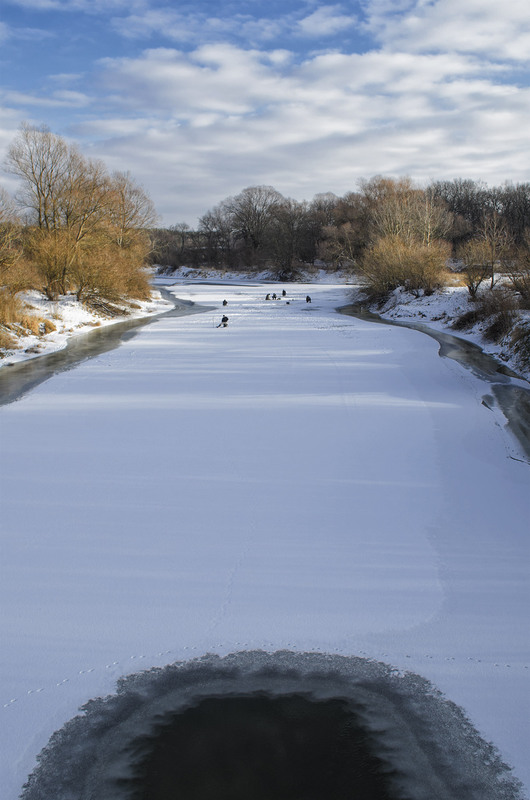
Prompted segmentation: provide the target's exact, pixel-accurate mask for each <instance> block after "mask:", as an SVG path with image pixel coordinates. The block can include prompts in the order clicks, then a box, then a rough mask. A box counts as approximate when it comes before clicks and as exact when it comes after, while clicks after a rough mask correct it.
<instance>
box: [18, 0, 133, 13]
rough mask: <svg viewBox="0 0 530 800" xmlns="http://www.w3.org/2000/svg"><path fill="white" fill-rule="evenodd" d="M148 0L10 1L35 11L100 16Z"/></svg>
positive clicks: (128, 9)
mask: <svg viewBox="0 0 530 800" xmlns="http://www.w3.org/2000/svg"><path fill="white" fill-rule="evenodd" d="M146 2H148V0H10V3H11V5H14V6H19V7H20V8H30V9H34V10H36V11H70V12H75V11H83V12H85V13H88V14H100V13H102V12H103V13H105V12H109V11H114V10H118V9H123V10H125V11H130V10H131V9H134V8H143V7H144V6H145V3H146Z"/></svg>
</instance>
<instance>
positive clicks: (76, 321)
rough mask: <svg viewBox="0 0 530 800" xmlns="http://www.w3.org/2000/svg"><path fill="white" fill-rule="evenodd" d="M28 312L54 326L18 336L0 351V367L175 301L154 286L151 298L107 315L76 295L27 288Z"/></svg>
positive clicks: (51, 350) (23, 298) (162, 308)
mask: <svg viewBox="0 0 530 800" xmlns="http://www.w3.org/2000/svg"><path fill="white" fill-rule="evenodd" d="M19 297H20V299H21V301H22V302H23V303H24V304H25V306H26V309H27V313H28V315H32V316H35V317H38V318H39V319H43V320H48V321H49V322H51V323H52V324H53V327H54V328H55V330H53V331H51V332H50V333H44V332H42V333H39V334H36V333H31V332H30V331H27V332H26V333H25V334H24V335H21V336H17V337H16V344H17V346H16V347H13V348H10V349H8V350H6V351H4V352H0V367H3V366H9V365H11V364H19V363H20V362H22V361H28V360H29V359H32V358H36V357H37V356H42V355H48V354H49V353H54V352H56V351H57V350H61V349H63V348H64V347H66V345H67V343H68V341H69V340H70V339H71V338H72V337H74V336H79V335H80V334H83V333H87V332H89V331H91V330H93V329H94V328H100V327H106V326H108V325H113V324H116V323H117V322H123V321H124V320H132V319H141V318H142V317H149V316H155V315H156V314H160V313H163V312H164V311H168V310H169V309H170V308H172V305H173V304H172V303H171V301H169V300H166V299H164V298H163V297H162V295H161V293H160V292H159V291H158V290H156V289H154V290H153V292H152V296H151V298H150V299H149V300H135V301H134V302H131V303H129V304H127V305H123V311H124V313H123V314H122V315H119V316H115V317H106V316H103V315H102V314H98V313H96V312H95V311H90V310H89V309H88V308H87V307H86V306H85V305H83V303H80V302H79V301H78V300H76V299H75V296H74V295H64V296H62V297H59V298H58V299H57V300H54V301H51V300H47V299H46V297H45V296H44V294H43V293H42V292H37V291H30V292H24V293H23V294H21V295H20V296H19Z"/></svg>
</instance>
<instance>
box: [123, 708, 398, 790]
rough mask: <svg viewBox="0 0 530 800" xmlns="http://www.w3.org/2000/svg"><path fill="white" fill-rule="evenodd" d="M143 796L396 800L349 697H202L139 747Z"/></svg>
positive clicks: (134, 782) (136, 782)
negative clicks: (348, 700)
mask: <svg viewBox="0 0 530 800" xmlns="http://www.w3.org/2000/svg"><path fill="white" fill-rule="evenodd" d="M133 749H134V761H135V763H136V764H137V766H136V767H135V769H134V778H133V779H131V780H130V781H124V784H123V785H124V788H125V787H127V786H128V787H129V789H130V790H131V795H130V796H131V798H134V800H170V799H171V800H173V798H181V800H351V799H352V798H356V797H359V798H367V799H368V798H369V800H392V798H393V797H395V795H394V794H391V793H390V788H389V786H388V782H387V779H386V776H385V773H384V765H383V763H382V762H381V761H380V760H379V759H378V758H377V757H376V756H375V755H374V754H373V749H374V748H373V745H372V747H371V746H370V737H369V735H368V732H367V731H366V729H365V728H364V727H363V726H362V724H361V722H360V720H359V718H358V717H357V716H356V714H355V712H354V711H353V709H352V708H351V707H350V706H349V705H348V704H347V703H346V702H345V701H343V700H338V699H337V700H327V701H320V702H316V701H312V700H310V699H309V698H307V697H304V696H303V695H296V694H292V695H285V696H283V697H271V696H267V695H266V694H263V693H257V694H253V695H249V696H246V697H245V696H244V697H237V696H236V697H217V698H209V699H206V700H203V701H202V702H201V703H199V704H198V705H197V706H195V707H193V708H188V709H187V710H186V711H184V712H183V713H181V714H173V715H168V717H167V719H165V720H164V721H163V722H160V724H158V725H157V726H156V728H155V731H154V734H153V735H151V736H149V737H145V738H144V739H143V740H141V741H139V742H136V743H135V747H134V748H133Z"/></svg>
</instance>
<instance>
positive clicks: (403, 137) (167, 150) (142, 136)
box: [0, 0, 530, 225]
mask: <svg viewBox="0 0 530 800" xmlns="http://www.w3.org/2000/svg"><path fill="white" fill-rule="evenodd" d="M54 1H56V0H54ZM510 3H511V5H510V7H509V9H508V11H506V10H504V17H505V23H506V26H507V27H506V28H505V29H504V32H503V29H502V25H501V17H502V13H503V10H502V8H501V9H499V10H498V11H496V10H495V8H494V5H493V3H492V2H490V0H480V6H479V4H478V2H476V0H460V2H459V3H458V4H457V3H456V0H424V2H420V0H402V2H401V3H400V2H399V0H398V2H396V1H395V0H392V3H390V0H369V3H368V6H367V9H368V11H369V20H368V22H369V25H370V26H371V27H372V29H373V30H374V31H377V34H378V36H379V37H380V41H381V42H382V45H381V46H380V47H378V48H376V47H373V48H372V49H371V50H369V51H368V52H364V53H346V52H338V51H332V52H323V53H317V54H312V55H307V56H306V57H305V60H303V61H302V62H301V63H300V59H299V57H298V56H297V55H296V54H295V53H294V52H290V51H287V50H285V49H284V48H282V49H263V45H262V46H261V47H262V49H260V48H259V47H258V46H253V47H250V46H249V45H248V43H247V45H246V46H245V47H243V46H236V45H235V44H233V43H232V44H229V43H228V41H227V37H228V34H227V30H228V28H229V27H230V26H235V24H236V23H238V24H245V25H247V26H248V30H249V31H250V30H252V31H253V35H254V36H255V37H256V40H257V39H259V38H260V37H261V39H262V40H263V38H264V37H265V36H266V35H267V32H268V34H270V35H271V36H273V35H276V34H277V31H278V30H280V29H281V30H283V31H285V30H287V29H290V30H291V32H293V31H294V30H295V29H296V22H297V21H296V19H294V18H293V17H292V16H288V15H287V16H284V17H281V18H278V19H276V20H272V21H264V20H253V19H251V18H249V17H237V18H236V17H233V18H231V19H218V18H212V19H209V20H207V23H206V22H205V24H204V31H203V33H204V35H202V34H201V30H200V27H201V26H200V23H201V20H203V21H204V20H205V18H204V16H201V15H200V14H197V13H196V14H193V15H191V16H190V15H186V16H183V15H181V14H179V12H178V11H177V10H175V9H171V8H169V9H168V8H167V7H166V8H163V9H158V10H156V9H147V8H144V9H141V10H139V11H138V12H137V13H136V12H134V8H133V13H132V14H131V15H128V16H127V17H126V18H124V20H122V22H123V25H124V27H123V30H122V33H124V34H125V33H127V35H128V36H130V37H132V36H136V35H140V34H141V35H144V34H145V33H146V31H147V32H152V33H153V36H155V35H158V34H159V32H160V30H161V29H162V28H163V29H164V30H165V31H166V33H167V34H168V36H169V38H171V37H173V39H174V41H177V40H178V37H179V36H182V37H184V38H185V45H184V44H183V45H182V49H176V48H173V47H153V48H151V49H148V50H145V51H143V52H142V53H141V54H139V55H130V56H129V57H123V58H114V57H112V58H106V59H104V60H102V61H100V62H98V64H97V65H96V66H95V67H94V69H93V71H92V72H91V71H90V69H89V70H87V72H86V74H85V75H83V76H82V77H83V79H84V80H85V84H84V85H82V84H76V83H75V81H76V79H77V76H76V74H72V75H62V76H61V75H56V76H52V79H51V80H49V81H48V89H47V90H42V91H41V92H40V93H39V94H38V95H37V94H36V93H35V92H33V91H32V92H27V93H26V92H17V93H15V92H9V93H8V92H5V93H4V95H3V99H4V103H5V105H6V107H7V108H8V109H9V107H11V108H12V109H13V108H15V107H16V108H18V109H20V110H19V111H17V112H16V113H15V112H9V111H8V116H7V117H6V118H5V119H6V120H7V124H6V127H4V128H3V129H0V145H1V146H3V147H4V148H5V141H7V133H6V131H8V132H9V131H11V130H12V121H13V119H15V118H16V119H18V120H19V121H20V120H21V119H32V118H34V117H35V116H36V117H37V120H36V121H37V122H41V121H44V122H46V123H48V124H49V125H50V127H52V128H53V129H54V130H57V132H58V133H63V134H65V133H67V134H68V135H72V136H74V137H75V138H76V139H77V140H78V141H79V142H80V144H81V146H84V148H85V149H87V150H89V151H90V154H91V155H94V156H97V157H101V158H102V159H103V160H104V161H105V162H106V163H107V165H108V166H109V168H110V169H121V170H131V171H132V172H133V174H134V175H135V177H137V179H138V180H139V181H140V182H141V183H143V185H144V186H145V187H146V188H147V189H148V190H149V191H150V193H151V194H152V196H153V199H154V200H155V203H156V205H157V207H158V210H159V211H160V212H161V213H163V214H164V220H165V222H167V223H168V224H171V223H173V222H175V221H179V220H185V221H187V222H189V223H190V224H192V225H193V224H195V222H196V218H197V217H198V216H200V215H202V214H203V213H204V212H205V211H207V210H208V209H209V208H211V207H212V206H213V205H214V204H215V203H216V202H219V201H220V200H222V199H223V198H225V197H227V196H228V195H230V194H235V193H237V192H239V191H240V190H241V189H242V188H243V187H245V186H248V185H252V184H270V185H273V186H275V188H277V189H278V190H279V191H281V192H282V193H283V194H285V195H288V196H292V197H296V198H297V199H303V198H310V197H312V196H313V195H314V194H316V193H317V192H325V191H334V192H335V193H337V194H343V193H344V192H346V191H349V190H352V189H355V188H356V184H357V180H358V179H359V178H360V177H370V176H371V175H374V174H378V173H385V174H389V175H406V174H408V175H410V176H411V177H412V178H414V179H416V180H420V181H428V180H430V179H432V178H451V177H463V178H466V177H469V178H474V179H483V180H485V181H487V182H489V183H493V184H495V183H501V182H503V181H504V180H508V179H509V180H513V181H515V182H517V181H523V180H530V166H529V165H528V161H527V160H525V156H526V152H527V149H528V145H527V140H528V108H530V90H529V89H528V88H524V86H521V85H518V84H517V82H516V81H515V80H514V79H513V74H512V72H511V69H510V63H511V62H507V61H499V60H494V61H492V60H491V59H490V58H489V55H490V53H489V52H487V51H488V48H486V47H485V45H484V41H485V39H484V38H483V39H481V38H480V36H479V32H480V31H483V32H484V33H483V36H484V37H485V36H486V32H489V34H488V35H490V36H491V37H493V38H492V39H491V40H490V46H489V51H493V50H494V51H495V53H494V56H495V59H499V58H500V55H499V54H500V53H505V54H506V52H508V50H507V48H508V45H510V46H511V47H512V50H513V51H514V52H516V51H517V52H519V50H518V48H520V46H521V41H522V39H517V37H516V36H514V39H513V41H512V42H511V44H510V43H509V42H508V40H507V38H506V30H508V29H509V30H512V29H513V28H514V26H516V23H517V20H519V22H520V25H519V29H520V30H519V33H520V34H521V36H522V35H523V34H524V30H525V24H526V22H525V20H523V4H522V3H520V2H519V0H510ZM479 7H480V9H481V10H483V16H480V15H479V13H478V10H479ZM311 8H312V13H311V14H309V15H307V14H306V16H305V17H304V24H305V26H306V28H305V30H306V33H307V34H308V35H309V34H310V33H311V31H313V30H314V31H316V30H317V28H318V29H319V31H320V33H319V35H323V34H324V32H325V30H326V24H328V28H327V30H328V31H329V33H330V34H331V33H332V32H333V31H334V30H342V28H340V27H339V21H340V25H344V24H345V22H344V20H343V19H342V18H343V17H346V19H347V20H348V22H350V23H351V21H352V19H353V18H352V17H349V16H346V15H344V14H343V13H342V10H341V9H342V6H339V5H328V6H321V7H320V8H318V7H315V6H314V5H313V6H311ZM450 11H451V12H453V11H454V14H455V21H453V17H452V16H451V14H450V13H449V12H450ZM526 16H528V14H527V15H526ZM473 20H474V22H473V24H471V23H472V21H473ZM495 20H497V21H498V22H499V26H498V30H497V29H496V25H495V24H494V23H495ZM464 22H466V25H467V29H466V27H465V25H464ZM144 23H145V25H146V26H147V27H146V28H145V29H144V30H143V32H142V30H141V26H142V25H143V24H144ZM266 23H267V24H266ZM116 24H117V23H116ZM275 26H276V27H275ZM289 26H290V27H289ZM444 26H445V27H444ZM459 26H460V27H461V28H462V30H461V31H460V32H459V31H458V30H457V28H458V27H459ZM474 26H475V27H474ZM216 28H217V31H218V35H214V31H215V30H216ZM453 28H454V30H453ZM297 30H298V31H299V32H300V31H301V28H298V29H297ZM466 30H467V34H466V36H467V38H466V36H464V33H465V31H466ZM481 35H482V34H481ZM194 37H195V38H194ZM429 37H430V38H429ZM444 37H448V41H447V42H446V43H445V45H443V43H442V40H443V38H444ZM459 37H460V38H459ZM228 38H230V37H228ZM464 39H465V41H464ZM516 39H517V41H516ZM195 40H196V41H197V42H198V44H196V45H195V49H193V50H192V51H191V52H184V50H185V48H188V47H190V43H192V42H193V41H195ZM302 40H303V37H301V36H299V37H298V40H297V41H298V42H300V41H302ZM449 40H450V41H449ZM155 41H156V43H158V42H159V41H160V39H159V38H158V39H155ZM166 41H167V38H166ZM451 42H455V43H456V44H455V46H454V47H452V46H450V44H451ZM437 43H438V44H439V46H438V45H437ZM466 43H467V44H466ZM464 44H465V45H466V46H464ZM510 80H511V81H512V82H511V83H510ZM79 86H88V87H90V94H88V92H87V93H84V92H83V91H71V90H72V89H74V88H78V87H79ZM54 109H57V110H58V116H57V117H54V116H53V114H54ZM59 112H60V113H59ZM9 113H11V116H9ZM43 116H44V119H43V118H42V117H43ZM54 118H56V119H60V120H61V125H62V128H61V129H57V125H54V124H53V122H52V120H53V119H54ZM0 124H3V123H1V122H0ZM15 127H16V126H15ZM4 151H5V149H4ZM0 160H1V154H0Z"/></svg>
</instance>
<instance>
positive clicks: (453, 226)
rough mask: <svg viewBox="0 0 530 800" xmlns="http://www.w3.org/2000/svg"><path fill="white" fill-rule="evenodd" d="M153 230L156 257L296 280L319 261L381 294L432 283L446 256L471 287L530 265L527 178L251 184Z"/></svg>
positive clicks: (432, 285)
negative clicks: (355, 187) (183, 220)
mask: <svg viewBox="0 0 530 800" xmlns="http://www.w3.org/2000/svg"><path fill="white" fill-rule="evenodd" d="M152 235H153V253H152V260H153V262H154V263H158V264H161V265H165V266H170V267H179V266H183V265H188V266H196V267H225V268H229V269H236V270H237V269H248V268H249V267H253V268H256V269H263V268H269V269H271V270H272V271H273V273H274V274H276V276H277V277H278V279H279V280H292V279H293V278H296V274H297V272H298V271H299V270H300V269H301V268H302V267H304V266H306V265H309V264H315V262H320V263H321V264H322V265H323V266H325V267H327V268H328V269H337V268H342V269H351V270H354V271H356V272H359V273H361V274H364V275H365V276H366V277H367V279H369V281H370V282H371V283H372V285H373V288H374V290H375V291H381V292H385V291H388V290H389V289H391V288H393V287H394V286H396V285H400V284H402V283H405V284H407V285H408V286H410V287H411V288H413V289H414V288H421V289H426V290H429V289H434V288H436V285H437V284H439V283H440V280H443V275H441V274H439V273H441V272H443V270H444V269H445V267H446V263H447V261H448V259H452V260H453V261H458V262H460V263H461V264H462V265H463V266H464V267H466V268H467V269H468V270H469V272H470V273H474V280H472V281H471V285H470V292H472V293H473V292H474V291H475V289H476V288H477V287H476V286H475V284H476V282H477V280H478V277H479V274H483V273H484V275H485V276H488V277H490V278H491V274H492V273H493V272H494V271H495V270H500V271H503V270H505V269H510V270H512V271H513V270H514V269H519V268H521V267H525V266H526V267H528V257H529V251H530V183H520V184H511V183H505V184H504V185H502V186H497V187H489V186H487V185H486V184H484V183H482V182H479V181H473V180H461V179H456V180H452V181H436V182H433V183H431V185H430V186H428V187H427V188H420V187H418V186H417V185H415V184H414V182H413V181H412V180H410V179H409V178H399V179H392V178H385V177H381V176H377V177H374V178H371V179H369V180H364V181H361V183H360V187H359V191H356V192H353V191H352V192H348V193H347V194H345V195H344V196H343V197H337V196H336V195H335V194H332V193H323V194H317V195H316V196H315V197H314V198H313V200H311V201H310V202H298V201H296V200H292V199H290V198H285V197H283V196H282V195H281V194H280V193H279V192H278V191H276V190H275V189H274V188H273V187H271V186H252V187H249V188H247V189H244V190H243V191H242V192H241V193H240V194H238V195H237V196H236V197H229V198H227V199H226V200H223V201H222V202H221V203H220V204H219V205H217V206H216V207H215V208H213V209H212V210H210V211H208V212H207V213H205V214H204V216H202V217H201V219H200V221H199V226H198V228H197V230H191V229H190V228H189V226H188V225H186V224H177V225H173V226H171V227H170V228H165V229H156V230H155V231H153V232H152ZM421 263H423V268H422V269H420V264H421ZM407 264H408V274H407V275H406V276H405V277H403V273H402V269H405V270H406V271H407ZM400 265H401V267H400ZM414 265H416V267H414ZM415 273H417V274H415Z"/></svg>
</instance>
